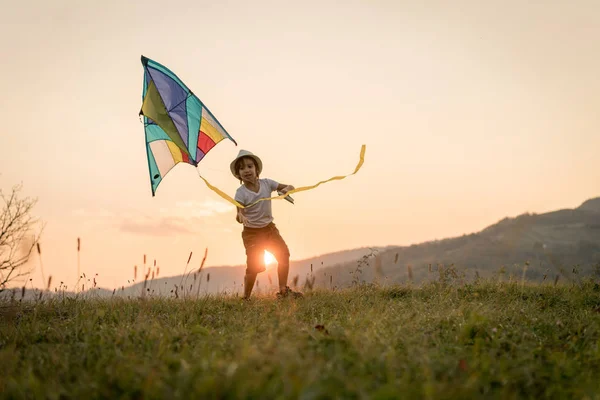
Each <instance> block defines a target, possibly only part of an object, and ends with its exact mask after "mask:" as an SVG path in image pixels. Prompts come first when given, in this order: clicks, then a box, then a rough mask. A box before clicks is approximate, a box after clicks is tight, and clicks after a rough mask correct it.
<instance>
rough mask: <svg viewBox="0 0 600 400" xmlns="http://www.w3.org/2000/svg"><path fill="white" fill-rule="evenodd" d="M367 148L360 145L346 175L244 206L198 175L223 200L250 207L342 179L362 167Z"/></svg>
mask: <svg viewBox="0 0 600 400" xmlns="http://www.w3.org/2000/svg"><path fill="white" fill-rule="evenodd" d="M366 150H367V146H366V145H364V144H363V145H362V147H361V149H360V159H359V160H358V164H356V168H354V172H352V173H350V174H348V175H339V176H334V177H331V178H329V179H326V180H324V181H321V182H319V183H316V184H314V185H310V186H302V187H299V188H296V189H293V190H290V191H289V192H287V193H285V194H281V195H279V196H274V197H263V198H261V199H258V200H256V201H255V202H254V203H252V204H248V205H246V206H244V205H242V204H240V203H239V202H238V201H236V200H235V199H233V198H232V197H231V196H229V195H227V193H225V192H223V191H222V190H220V189H219V188H217V187H215V186H213V185H211V184H210V183H209V182H208V181H207V180H206V179H205V178H204V177H203V176H202V175H200V171H198V176H199V177H200V178H201V179H202V180H203V181H204V183H206V186H208V188H209V189H210V190H212V191H213V192H215V193H216V194H218V195H219V196H221V197H222V198H223V199H224V200H227V201H228V202H230V203H231V204H233V205H234V206H236V207H239V208H248V207H251V206H253V205H255V204H256V203H258V202H260V201H264V200H279V199H284V198H285V197H286V196H289V195H291V194H294V193H298V192H304V191H307V190H311V189H314V188H316V187H317V186H319V185H322V184H323V183H327V182H331V181H336V180H342V179H344V178H346V177H348V176H350V175H354V174H356V173H357V172H358V170H360V168H361V167H362V165H363V164H364V162H365V151H366Z"/></svg>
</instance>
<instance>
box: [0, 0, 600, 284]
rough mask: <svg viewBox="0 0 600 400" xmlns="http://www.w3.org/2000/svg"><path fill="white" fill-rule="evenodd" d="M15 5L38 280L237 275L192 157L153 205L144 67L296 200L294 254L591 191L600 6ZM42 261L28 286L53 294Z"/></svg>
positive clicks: (15, 143)
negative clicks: (152, 266) (174, 87)
mask: <svg viewBox="0 0 600 400" xmlns="http://www.w3.org/2000/svg"><path fill="white" fill-rule="evenodd" d="M526 3H534V2H523V1H512V0H511V1H506V0H503V1H499V0H498V1H460V0H458V1H453V2H448V1H441V0H440V1H432V0H428V1H422V2H412V1H411V2H409V1H347V2H344V3H343V4H344V5H343V6H341V4H342V3H341V2H336V1H329V0H320V1H314V2H313V1H303V2H286V1H268V2H267V1H260V0H259V1H253V2H246V1H219V2H214V1H213V2H207V1H206V2H205V1H197V0H196V1H168V2H166V1H155V0H146V1H116V0H114V1H113V0H104V1H75V0H72V1H62V0H52V1H13V2H3V4H2V12H1V13H0V54H1V62H0V88H2V93H3V95H2V97H1V100H0V101H1V107H0V119H1V120H2V132H1V135H2V136H1V139H0V188H1V189H2V190H4V191H7V190H10V188H11V186H12V185H14V184H16V183H21V182H22V183H23V185H24V191H25V194H27V195H29V196H32V197H37V198H38V203H37V205H36V207H35V209H34V210H35V213H36V215H37V216H39V218H40V219H41V220H42V221H44V222H45V224H46V225H45V230H44V233H43V237H42V241H41V247H42V251H43V254H42V257H43V266H44V269H45V273H46V276H48V275H52V276H53V277H54V279H55V280H57V281H59V280H60V281H64V282H66V283H67V284H68V285H73V283H74V282H75V279H76V271H77V238H78V237H80V238H81V241H82V248H81V270H82V272H86V273H87V274H88V275H91V274H92V275H93V274H95V273H98V282H99V285H100V286H103V287H107V288H113V287H116V286H120V285H122V284H125V285H127V280H128V279H131V278H132V277H133V266H134V265H136V264H137V265H138V266H140V265H141V264H142V262H143V259H142V258H143V254H147V257H148V260H149V261H148V262H149V263H150V262H151V260H154V259H156V260H157V262H158V264H159V265H160V267H161V275H177V274H180V273H181V272H183V268H184V267H185V263H186V261H187V259H188V255H189V252H190V251H193V252H194V256H193V258H192V263H191V264H192V265H193V266H199V263H200V260H201V254H202V253H203V252H204V249H205V248H208V249H209V250H208V259H207V264H208V265H209V266H216V265H239V264H242V263H244V261H245V255H244V247H243V244H242V241H241V225H239V224H237V223H236V222H235V212H234V209H233V207H232V206H231V205H229V204H228V203H225V202H224V201H223V200H222V199H221V198H220V197H218V196H217V195H216V194H215V193H213V192H211V191H210V190H209V189H208V188H207V187H206V186H205V185H204V183H203V182H202V181H201V180H200V179H199V178H198V175H197V171H196V170H195V169H194V168H193V167H192V166H190V165H183V164H182V165H179V166H177V167H176V168H175V169H174V170H173V171H171V172H170V173H169V174H168V175H167V177H166V178H165V180H164V181H163V182H162V183H161V185H160V186H159V188H158V192H157V195H156V197H152V195H151V190H150V184H149V177H148V167H147V161H146V151H145V146H144V130H143V125H142V124H141V123H140V120H139V117H138V112H139V109H140V106H141V100H142V99H141V93H142V82H143V68H142V65H141V63H140V56H141V55H142V54H143V55H145V56H147V57H149V58H151V59H153V60H155V61H157V62H159V63H162V64H163V65H165V66H167V67H169V68H170V69H171V70H173V71H174V72H175V73H176V74H177V75H178V76H179V77H180V78H181V79H182V80H183V81H184V82H185V83H186V84H187V86H189V87H190V88H191V89H192V90H193V91H194V93H195V94H196V95H197V96H198V97H199V98H200V99H201V100H202V101H203V102H204V103H206V105H207V106H208V107H209V108H210V109H211V111H212V112H213V113H214V114H215V116H216V117H217V118H218V119H219V120H220V122H221V123H222V124H223V126H224V127H225V128H226V129H227V130H228V132H229V133H230V134H231V135H232V136H233V138H234V139H235V140H236V141H237V142H238V146H237V147H236V146H235V145H234V144H233V143H232V142H230V141H223V142H221V143H219V144H218V145H217V146H216V147H215V148H214V149H213V150H212V151H211V152H210V153H209V154H208V155H207V156H206V158H205V159H204V160H203V161H202V162H201V163H200V165H199V170H200V172H201V173H202V174H203V176H205V177H206V178H207V179H208V180H209V181H211V183H213V184H214V185H216V186H218V187H219V188H221V189H222V190H224V191H226V192H227V193H229V194H230V195H232V196H233V194H234V193H235V190H236V188H237V187H238V185H239V182H238V181H236V179H234V178H233V177H232V176H231V174H230V172H229V162H230V160H232V159H233V158H234V157H235V156H236V155H237V153H238V151H239V150H240V149H247V150H250V151H252V152H254V153H255V154H257V155H259V156H260V157H261V158H262V160H263V163H264V171H263V174H262V176H263V177H269V178H272V179H275V180H278V181H280V182H283V183H288V184H293V185H295V186H302V185H309V184H314V183H316V182H318V181H320V180H323V179H326V178H329V177H331V176H334V175H340V174H347V173H350V172H352V170H353V169H354V167H355V165H356V163H357V161H358V156H359V152H360V146H361V145H362V144H366V146H367V151H366V160H365V164H364V166H363V168H362V169H361V170H360V172H359V173H358V174H357V175H354V176H351V177H348V178H347V179H345V180H343V181H338V182H332V183H328V184H326V185H323V186H320V187H319V188H317V189H315V190H313V191H309V192H304V193H298V194H296V195H295V199H296V204H295V205H291V204H289V203H287V202H285V201H276V202H274V204H273V209H274V215H275V222H276V224H277V225H278V227H279V229H280V231H281V233H282V235H283V236H284V238H285V239H286V241H287V242H288V245H289V247H290V250H291V253H292V259H303V258H307V257H312V256H317V255H319V254H323V253H327V252H332V251H338V250H344V249H351V248H356V247H362V246H383V245H410V244H414V243H419V242H423V241H427V240H433V239H441V238H445V237H451V236H457V235H462V234H463V233H471V232H476V231H479V230H481V229H483V228H485V227H486V226H488V225H491V224H493V223H495V222H497V221H498V220H500V219H502V218H504V217H506V216H517V215H519V214H521V213H524V212H536V213H542V212H546V211H551V210H555V209H560V208H572V207H577V206H579V205H580V204H581V203H582V202H583V201H585V200H586V199H589V198H591V197H597V196H600V157H598V152H599V149H600V112H599V111H600V75H599V74H600V53H599V52H598V49H599V48H600V24H599V23H598V18H599V15H600V2H598V1H596V0H590V1H585V0H579V1H573V2H567V1H559V0H556V1H544V2H535V3H536V4H526ZM39 264H40V261H39V258H38V257H37V254H35V255H34V257H33V259H32V263H31V266H32V267H35V268H36V272H35V273H34V274H33V275H32V277H33V279H34V285H36V286H40V285H41V278H40V275H39Z"/></svg>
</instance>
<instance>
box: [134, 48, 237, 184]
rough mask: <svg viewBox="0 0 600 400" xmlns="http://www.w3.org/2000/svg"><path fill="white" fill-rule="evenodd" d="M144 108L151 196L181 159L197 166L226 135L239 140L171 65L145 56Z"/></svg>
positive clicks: (143, 62) (141, 113)
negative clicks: (167, 66)
mask: <svg viewBox="0 0 600 400" xmlns="http://www.w3.org/2000/svg"><path fill="white" fill-rule="evenodd" d="M142 65H143V66H144V89H143V93H142V100H143V103H142V109H141V110H140V115H141V116H143V122H144V130H145V133H146V153H147V156H148V169H149V171H150V185H151V188H152V196H154V195H155V193H156V189H157V187H158V185H159V184H160V182H161V181H162V180H163V179H164V177H165V176H166V175H167V173H168V172H169V171H170V170H171V169H172V168H173V167H174V166H175V165H177V164H178V163H181V162H183V163H187V164H191V165H193V166H194V167H197V166H198V163H199V162H200V161H201V160H202V159H203V158H204V156H205V155H206V154H207V153H208V152H209V151H210V150H211V149H212V148H213V147H215V145H216V144H217V143H219V142H220V141H221V140H223V139H229V140H231V141H232V142H233V143H235V144H236V146H237V142H236V141H235V140H234V139H233V138H232V137H231V136H230V135H229V133H227V131H226V130H225V128H223V126H222V125H221V124H220V123H219V121H218V120H217V118H215V116H214V115H213V114H212V113H211V112H210V110H209V109H208V108H207V107H206V106H205V105H204V103H202V101H200V99H199V98H198V97H196V95H195V94H194V93H192V91H191V90H190V89H189V88H188V87H187V86H186V85H185V84H184V83H183V82H182V81H181V80H180V79H179V78H178V77H177V76H176V75H175V74H174V73H173V72H171V71H170V70H169V69H168V68H166V67H165V66H163V65H161V64H159V63H157V62H156V61H153V60H151V59H149V58H147V57H144V56H142Z"/></svg>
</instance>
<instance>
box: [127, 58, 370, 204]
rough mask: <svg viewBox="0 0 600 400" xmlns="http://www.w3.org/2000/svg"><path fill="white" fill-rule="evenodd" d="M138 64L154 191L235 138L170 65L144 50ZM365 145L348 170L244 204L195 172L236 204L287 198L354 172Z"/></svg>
mask: <svg viewBox="0 0 600 400" xmlns="http://www.w3.org/2000/svg"><path fill="white" fill-rule="evenodd" d="M142 65H143V67H144V86H143V91H142V108H141V110H140V112H139V115H140V116H142V117H143V121H142V122H143V123H144V131H145V136H146V155H147V158H148V170H149V173H150V186H151V189H152V196H155V195H156V190H157V188H158V185H159V184H160V182H161V181H162V180H163V179H164V178H165V176H166V175H167V173H168V172H169V171H170V170H171V169H172V168H173V167H175V166H176V165H177V164H179V163H186V164H190V165H193V166H194V167H196V169H198V163H199V162H200V161H201V160H202V159H203V158H204V157H205V156H206V154H207V153H208V152H209V151H210V150H211V149H212V148H213V147H215V146H216V145H217V144H218V143H219V142H221V141H222V140H223V139H229V140H231V141H232V142H233V143H234V144H235V145H236V146H237V142H236V141H235V140H234V139H233V138H232V137H231V135H230V134H229V133H228V132H227V131H226V130H225V128H223V126H222V125H221V123H220V122H219V121H218V120H217V118H216V117H215V116H214V114H213V113H212V112H210V110H209V109H208V107H206V105H205V104H204V103H203V102H202V101H200V99H199V98H198V97H197V96H196V95H195V94H194V93H193V92H192V91H191V90H190V89H189V88H188V87H187V86H186V85H185V84H184V83H183V82H182V81H181V79H179V78H178V77H177V76H176V75H175V74H174V73H173V72H172V71H171V70H169V69H168V68H167V67H165V66H164V65H161V64H159V63H157V62H156V61H153V60H151V59H149V58H147V57H144V56H142ZM365 150H366V146H365V145H364V144H363V145H362V147H361V151H360V159H359V161H358V164H357V165H356V168H355V169H354V172H352V173H350V174H348V175H342V176H334V177H332V178H329V179H327V180H324V181H320V182H319V183H317V184H315V185H310V186H302V187H299V188H296V189H293V190H290V191H288V192H287V193H283V194H278V196H274V197H266V198H261V199H258V200H257V201H255V202H254V203H252V204H246V205H243V204H240V203H239V202H237V201H236V200H235V199H233V198H232V197H231V196H229V195H228V194H227V193H225V192H223V191H222V190H220V189H219V188H217V187H215V186H213V185H211V184H210V183H209V182H208V181H207V180H206V179H205V178H204V177H203V176H202V175H200V171H199V170H198V176H199V177H200V178H201V179H202V180H203V181H204V183H205V184H206V186H207V187H208V188H209V189H211V190H212V191H214V192H215V193H217V194H218V195H219V196H221V197H222V198H223V199H225V200H227V201H228V202H230V203H231V204H233V205H235V206H236V207H239V208H248V207H251V206H253V205H254V204H256V203H258V202H260V201H263V200H275V199H285V198H286V197H288V198H289V195H291V194H294V193H297V192H303V191H306V190H311V189H314V188H316V187H317V186H319V185H321V184H323V183H326V182H330V181H334V180H341V179H344V178H346V177H348V176H350V175H354V174H356V173H357V172H358V170H359V169H360V168H361V167H362V165H363V163H364V160H365Z"/></svg>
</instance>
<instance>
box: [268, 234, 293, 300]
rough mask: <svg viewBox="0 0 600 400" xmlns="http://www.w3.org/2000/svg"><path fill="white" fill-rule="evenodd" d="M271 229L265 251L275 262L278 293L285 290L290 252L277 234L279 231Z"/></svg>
mask: <svg viewBox="0 0 600 400" xmlns="http://www.w3.org/2000/svg"><path fill="white" fill-rule="evenodd" d="M271 229H272V230H271V232H270V236H269V245H268V248H267V251H269V252H271V254H273V256H274V257H275V259H276V260H277V278H278V280H279V291H280V292H281V291H285V290H286V288H287V280H288V274H289V271H290V250H289V248H288V246H287V244H286V243H285V240H283V238H282V237H281V235H280V234H279V230H278V229H277V228H276V227H275V226H274V225H273V227H272V228H271Z"/></svg>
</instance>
